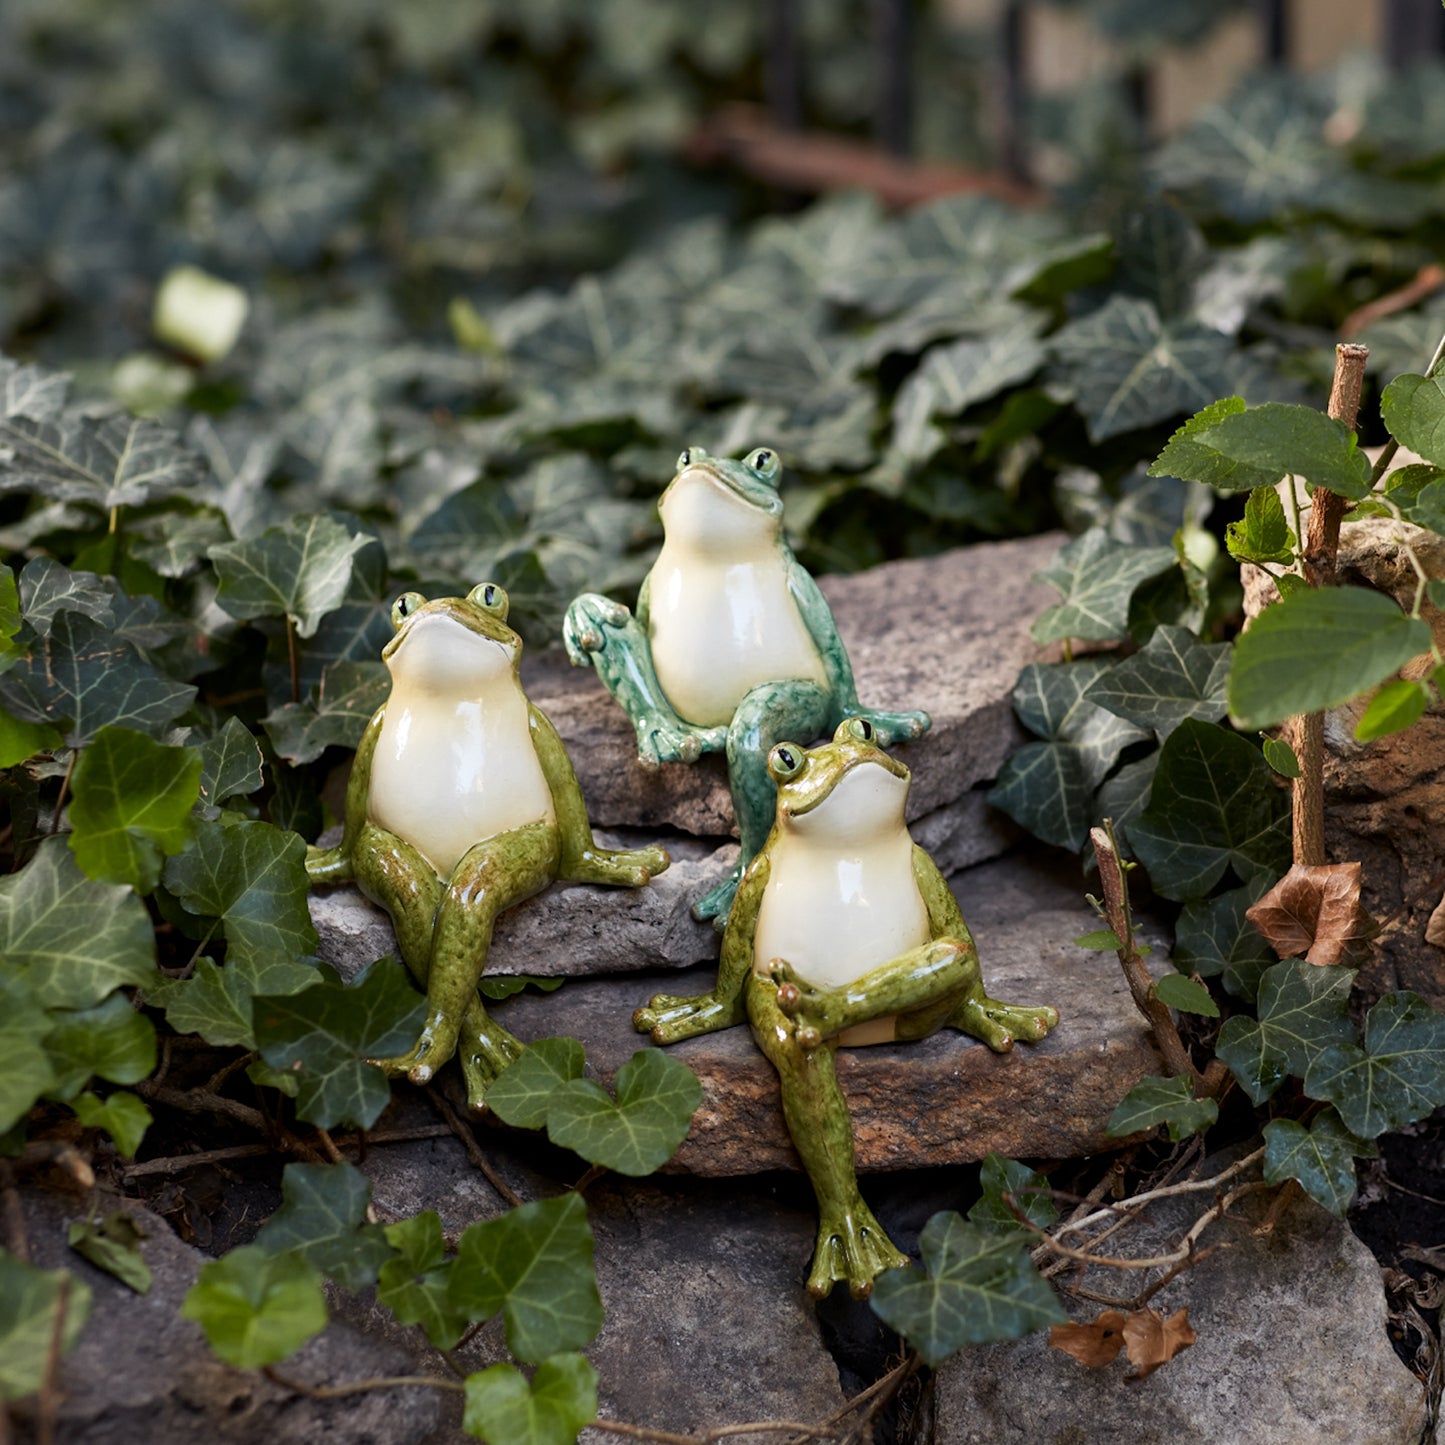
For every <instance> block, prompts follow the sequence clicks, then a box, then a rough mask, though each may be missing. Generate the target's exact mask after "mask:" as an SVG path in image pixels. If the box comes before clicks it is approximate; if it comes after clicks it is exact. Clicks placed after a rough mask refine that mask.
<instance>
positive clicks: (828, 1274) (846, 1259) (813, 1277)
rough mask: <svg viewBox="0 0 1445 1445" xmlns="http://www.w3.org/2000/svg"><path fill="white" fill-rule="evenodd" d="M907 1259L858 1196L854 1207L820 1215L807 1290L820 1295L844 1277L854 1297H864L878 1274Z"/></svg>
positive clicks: (895, 1266)
mask: <svg viewBox="0 0 1445 1445" xmlns="http://www.w3.org/2000/svg"><path fill="white" fill-rule="evenodd" d="M909 1262H910V1261H909V1259H908V1256H907V1255H906V1254H904V1253H902V1251H901V1250H899V1249H898V1248H897V1247H896V1246H895V1245H894V1243H893V1241H892V1240H891V1239H889V1238H888V1236H887V1234H886V1233H885V1232H884V1230H883V1226H882V1225H881V1224H879V1223H878V1221H877V1220H876V1219H875V1218H874V1217H873V1211H872V1210H871V1209H869V1208H868V1206H867V1205H866V1204H864V1203H863V1202H862V1200H861V1199H860V1200H859V1201H858V1205H857V1208H855V1209H851V1210H848V1211H846V1212H842V1213H838V1214H834V1215H824V1216H823V1217H822V1219H820V1221H819V1223H818V1243H817V1247H816V1248H815V1249H814V1251H813V1268H812V1271H811V1272H810V1273H809V1275H808V1293H809V1294H811V1295H814V1296H815V1297H817V1298H818V1299H824V1298H826V1297H827V1295H828V1294H829V1293H830V1292H831V1291H832V1288H833V1286H834V1284H836V1283H837V1282H838V1281H839V1280H846V1281H847V1283H848V1292H849V1293H850V1294H851V1295H852V1296H853V1298H854V1299H867V1298H868V1296H869V1295H871V1294H872V1293H873V1281H874V1279H875V1278H877V1276H878V1275H880V1274H882V1273H883V1271H884V1270H885V1269H899V1268H901V1267H902V1266H904V1265H906V1264H908V1263H909Z"/></svg>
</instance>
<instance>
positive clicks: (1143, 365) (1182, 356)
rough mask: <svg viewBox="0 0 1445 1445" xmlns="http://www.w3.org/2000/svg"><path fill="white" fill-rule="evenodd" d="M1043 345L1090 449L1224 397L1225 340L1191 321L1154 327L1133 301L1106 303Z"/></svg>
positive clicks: (1153, 319)
mask: <svg viewBox="0 0 1445 1445" xmlns="http://www.w3.org/2000/svg"><path fill="white" fill-rule="evenodd" d="M1050 344H1051V346H1052V348H1053V351H1054V354H1055V355H1056V356H1057V357H1058V358H1059V361H1060V363H1061V364H1062V368H1063V373H1064V375H1065V377H1066V378H1067V379H1068V381H1069V382H1070V384H1071V385H1072V386H1073V387H1074V389H1075V393H1076V397H1077V405H1078V408H1079V410H1080V411H1081V412H1083V414H1084V419H1085V421H1086V423H1087V425H1088V430H1089V439H1090V441H1093V442H1096V443H1097V442H1101V441H1105V440H1107V439H1108V438H1109V437H1112V436H1118V435H1119V434H1120V433H1121V432H1127V431H1135V430H1137V429H1138V428H1140V427H1145V426H1151V425H1152V424H1153V423H1155V422H1160V421H1167V420H1168V419H1169V418H1170V417H1171V416H1177V415H1178V414H1179V413H1180V412H1191V411H1197V410H1198V409H1199V408H1200V407H1203V406H1208V405H1209V404H1210V402H1212V401H1214V400H1215V399H1216V398H1217V397H1219V396H1223V395H1226V394H1227V393H1228V392H1229V391H1230V390H1232V386H1231V383H1230V380H1229V376H1230V370H1229V369H1230V366H1231V364H1232V362H1233V359H1234V347H1233V343H1232V342H1231V341H1230V340H1229V338H1228V337H1226V336H1221V335H1220V334H1219V332H1217V331H1211V330H1209V329H1208V328H1206V327H1203V326H1199V325H1197V324H1196V323H1194V322H1191V321H1168V322H1164V321H1161V320H1160V319H1159V313H1158V312H1157V311H1156V310H1155V309H1154V306H1153V305H1152V304H1151V303H1150V302H1148V301H1143V300H1140V299H1139V298H1138V297H1136V296H1111V297H1110V298H1109V300H1108V301H1107V302H1105V303H1104V305H1103V306H1101V307H1099V309H1098V310H1097V311H1093V312H1091V313H1090V314H1089V315H1088V316H1085V317H1083V318H1081V319H1080V320H1078V321H1073V322H1070V323H1069V325H1067V326H1065V327H1064V328H1063V330H1061V331H1059V332H1057V333H1055V335H1054V336H1053V338H1052V340H1051V343H1050Z"/></svg>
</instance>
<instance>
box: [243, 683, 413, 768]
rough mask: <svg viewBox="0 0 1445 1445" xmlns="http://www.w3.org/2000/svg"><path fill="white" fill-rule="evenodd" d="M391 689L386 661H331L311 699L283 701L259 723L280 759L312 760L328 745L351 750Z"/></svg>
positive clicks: (308, 761) (290, 760)
mask: <svg viewBox="0 0 1445 1445" xmlns="http://www.w3.org/2000/svg"><path fill="white" fill-rule="evenodd" d="M390 689H391V674H390V673H389V672H388V671H387V669H386V665H385V663H381V662H376V661H372V662H333V663H332V664H331V666H330V667H328V668H327V669H326V670H325V672H323V673H322V674H321V685H320V686H319V687H318V688H317V691H316V696H315V698H314V699H313V700H311V701H307V702H304V703H296V702H290V703H287V704H286V705H285V706H284V707H281V708H279V709H278V710H277V711H275V712H273V713H271V715H270V716H269V717H265V718H262V720H261V723H262V726H263V727H264V728H265V729H266V733H267V735H268V736H269V737H270V739H271V746H272V747H273V748H275V750H276V752H277V754H278V755H279V756H280V757H283V758H285V759H286V761H287V762H289V763H292V764H293V765H297V766H299V765H300V764H303V763H314V762H315V761H316V759H317V758H319V757H320V756H321V754H322V753H324V752H325V751H326V749H327V748H329V747H342V748H355V747H356V745H357V744H358V743H359V742H360V741H361V735H362V734H363V733H364V732H365V731H366V725H367V723H369V722H370V721H371V718H372V714H373V713H375V712H376V710H377V708H379V707H380V706H381V705H382V703H384V702H385V701H386V698H387V694H388V692H389V691H390Z"/></svg>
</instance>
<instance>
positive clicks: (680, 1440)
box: [589, 1418, 835, 1445]
mask: <svg viewBox="0 0 1445 1445" xmlns="http://www.w3.org/2000/svg"><path fill="white" fill-rule="evenodd" d="M589 1428H590V1429H593V1430H602V1431H605V1432H606V1433H607V1434H609V1435H625V1436H627V1437H628V1438H629V1439H631V1440H652V1441H655V1442H656V1445H712V1442H714V1441H717V1440H726V1439H728V1438H729V1437H730V1436H733V1435H801V1436H802V1437H803V1438H804V1439H805V1440H830V1439H833V1438H834V1436H835V1432H834V1431H833V1430H830V1429H829V1428H828V1427H827V1426H826V1425H804V1424H802V1423H801V1422H800V1421H797V1420H750V1421H748V1422H746V1423H745V1424H742V1425H719V1426H717V1427H716V1428H715V1429H712V1430H704V1431H702V1432H701V1433H700V1434H697V1435H679V1434H677V1433H676V1432H674V1431H672V1430H654V1429H653V1428H652V1427H651V1426H650V1425H629V1424H627V1423H626V1422H625V1421H622V1420H604V1419H600V1418H599V1419H596V1420H594V1421H592V1423H591V1425H590V1426H589Z"/></svg>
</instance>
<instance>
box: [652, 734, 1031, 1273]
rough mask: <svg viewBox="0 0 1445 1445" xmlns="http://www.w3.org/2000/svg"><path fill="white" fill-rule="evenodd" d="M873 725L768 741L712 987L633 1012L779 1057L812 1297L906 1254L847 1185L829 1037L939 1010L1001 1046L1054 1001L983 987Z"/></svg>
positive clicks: (906, 1024) (875, 1036) (932, 1018)
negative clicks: (771, 789)
mask: <svg viewBox="0 0 1445 1445" xmlns="http://www.w3.org/2000/svg"><path fill="white" fill-rule="evenodd" d="M877 737H878V733H877V729H875V728H874V727H873V725H872V724H871V723H870V722H869V721H868V720H867V719H866V718H863V717H852V718H848V719H845V721H844V722H843V723H842V724H841V725H840V726H839V728H838V730H837V732H836V733H834V735H833V741H832V742H831V743H825V744H824V745H822V746H821V747H816V748H813V749H811V750H805V749H803V748H801V747H799V746H797V745H796V744H794V743H790V742H784V743H779V744H778V745H777V746H776V747H774V748H773V750H772V752H771V753H770V754H769V757H768V769H769V771H770V773H771V775H772V777H773V779H774V781H775V782H776V783H777V821H776V822H775V823H774V825H773V829H772V831H771V833H769V834H768V839H767V842H766V843H765V844H764V845H763V847H762V849H761V850H760V851H759V852H758V854H757V855H756V856H755V857H754V858H753V860H752V862H751V863H750V864H749V866H748V870H747V872H746V873H745V874H744V875H743V879H742V883H741V886H740V887H739V889H738V894H737V898H736V900H735V901H734V903H733V906H732V912H731V914H730V915H729V917H728V923H727V929H726V932H725V933H724V934H723V942H722V959H721V963H720V965H719V968H718V978H717V986H716V987H715V988H714V989H713V991H712V992H711V993H707V994H702V995H701V996H699V997H696V998H680V997H674V996H673V995H670V994H658V995H657V996H656V997H655V998H653V1000H652V1001H651V1003H650V1004H649V1005H648V1006H647V1007H645V1008H640V1009H638V1010H637V1012H636V1013H635V1014H634V1015H633V1023H634V1024H635V1025H636V1027H637V1028H638V1030H639V1031H641V1032H644V1033H648V1034H651V1036H652V1039H653V1041H654V1042H655V1043H659V1044H671V1043H676V1042H677V1041H678V1040H679V1039H686V1038H691V1037H693V1036H694V1035H695V1034H703V1033H711V1032H712V1031H713V1030H715V1029H722V1028H729V1027H731V1026H732V1025H733V1024H736V1023H741V1022H742V1020H743V1017H744V1015H746V1017H747V1019H748V1021H749V1023H750V1024H751V1025H752V1030H753V1036H754V1038H756V1039H757V1041H758V1045H759V1047H760V1048H761V1049H762V1050H763V1052H764V1053H765V1054H766V1055H767V1056H768V1058H769V1059H770V1060H771V1061H772V1064H773V1066H774V1068H776V1069H777V1071H778V1077H779V1079H780V1081H781V1084H782V1096H783V1117H784V1118H785V1120H786V1121H787V1125H788V1132H789V1133H790V1134H791V1135H792V1139H793V1144H794V1146H795V1147H796V1148H797V1151H798V1154H799V1156H800V1157H801V1159H802V1161H803V1167H804V1168H805V1169H806V1170H807V1171H808V1177H809V1179H810V1180H811V1181H812V1184H813V1190H814V1192H815V1193H816V1195H817V1197H818V1211H819V1225H818V1242H817V1247H816V1249H815V1251H814V1254H813V1265H812V1269H811V1271H810V1273H809V1276H808V1289H809V1291H810V1292H811V1293H813V1294H815V1295H818V1296H820V1297H821V1296H824V1295H826V1294H828V1292H829V1291H830V1290H831V1289H832V1288H833V1285H834V1283H835V1281H837V1280H843V1279H846V1280H847V1281H848V1285H849V1288H850V1289H851V1290H852V1292H853V1294H854V1295H855V1296H856V1297H858V1298H860V1299H861V1298H864V1297H866V1296H867V1295H868V1294H870V1293H871V1291H872V1288H873V1279H874V1276H875V1275H877V1274H878V1273H879V1272H880V1271H881V1270H885V1269H891V1268H893V1267H895V1266H898V1265H903V1264H907V1263H908V1259H907V1257H906V1256H905V1255H903V1254H901V1253H900V1252H899V1251H898V1250H897V1249H896V1248H895V1247H894V1245H893V1243H892V1241H891V1240H890V1239H889V1238H888V1236H887V1235H886V1234H885V1233H884V1232H883V1229H882V1227H881V1226H880V1225H879V1223H878V1221H877V1220H876V1219H875V1218H874V1217H873V1213H872V1211H871V1210H870V1209H869V1208H868V1206H867V1204H865V1203H864V1202H863V1197H862V1195H861V1194H860V1193H859V1192H858V1180H857V1175H856V1173H855V1169H854V1161H853V1129H852V1123H851V1121H850V1119H849V1117H848V1106H847V1103H846V1101H845V1100H844V1097H843V1092H842V1090H841V1089H840V1088H839V1086H838V1081H837V1077H836V1074H835V1072H834V1058H833V1055H834V1052H835V1051H836V1049H837V1047H838V1045H839V1044H845V1045H851V1044H869V1043H882V1042H890V1041H893V1040H906V1039H918V1038H923V1037H924V1036H925V1035H927V1034H931V1033H933V1032H935V1031H936V1030H937V1029H940V1028H943V1027H945V1026H947V1027H950V1028H956V1029H961V1030H962V1031H963V1032H964V1033H967V1034H971V1035H973V1037H974V1038H977V1039H982V1040H983V1042H984V1043H986V1044H987V1045H988V1046H989V1048H991V1049H993V1050H994V1051H995V1052H997V1053H1003V1052H1005V1051H1006V1050H1008V1049H1011V1048H1012V1047H1013V1045H1014V1040H1015V1039H1027V1040H1030V1041H1034V1040H1038V1039H1041V1038H1043V1037H1044V1035H1045V1034H1046V1033H1048V1031H1049V1030H1050V1029H1051V1028H1052V1027H1053V1026H1054V1025H1055V1024H1056V1023H1057V1022H1058V1020H1059V1015H1058V1011H1057V1010H1056V1009H1053V1008H1048V1007H1042V1008H1024V1007H1017V1006H1014V1005H1011V1004H1003V1003H998V1002H997V1001H996V1000H994V999H991V998H989V997H988V995H987V994H985V993H984V991H983V979H982V976H981V974H980V972H979V966H978V954H977V952H976V951H975V949H974V944H973V939H972V938H971V937H970V935H969V931H968V925H967V924H966V923H964V921H963V914H962V913H961V912H960V911H959V907H958V903H957V902H956V900H955V899H954V896H953V894H952V892H951V891H950V889H949V887H948V884H947V883H946V882H944V879H943V875H942V874H941V873H940V872H939V871H938V869H937V867H936V866H935V865H934V863H933V860H932V859H931V858H930V857H929V856H928V854H927V853H925V852H924V851H923V849H922V848H920V847H918V846H917V844H915V843H914V841H913V839H912V838H911V837H910V836H909V832H908V827H907V824H906V823H905V822H904V818H903V809H904V804H905V803H906V801H907V798H908V786H909V780H910V775H909V772H908V769H907V768H906V767H904V766H903V764H902V763H900V762H899V761H898V760H897V759H896V758H892V757H889V756H888V754H887V753H885V752H884V751H883V750H882V749H881V748H880V747H879V746H878V745H877Z"/></svg>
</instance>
